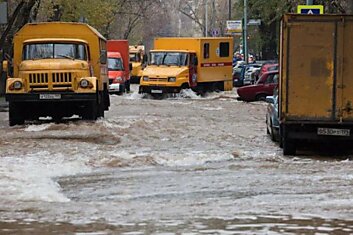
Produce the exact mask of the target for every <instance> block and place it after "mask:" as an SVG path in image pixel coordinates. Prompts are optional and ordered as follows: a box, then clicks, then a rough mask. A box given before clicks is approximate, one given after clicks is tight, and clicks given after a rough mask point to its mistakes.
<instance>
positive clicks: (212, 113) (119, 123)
mask: <svg viewBox="0 0 353 235" xmlns="http://www.w3.org/2000/svg"><path fill="white" fill-rule="evenodd" d="M133 89H134V90H135V91H136V89H137V86H134V87H133ZM265 112H266V104H265V103H262V102H254V103H244V102H241V101H237V100H236V92H235V91H233V92H224V93H210V94H207V95H206V96H204V97H199V96H197V95H196V94H194V93H193V92H192V91H185V92H183V93H182V94H181V95H178V96H176V97H169V98H166V99H162V100H156V99H150V98H149V97H143V96H141V95H139V94H137V93H136V92H134V93H131V94H125V95H123V96H116V95H113V96H111V109H110V111H109V112H106V117H105V118H104V119H100V120H97V121H96V122H85V121H81V120H77V119H75V118H73V119H72V120H68V121H65V122H63V123H51V122H49V121H48V120H42V121H41V122H36V123H26V125H24V126H15V127H9V126H8V116H7V115H8V114H7V113H6V112H1V113H0V126H1V130H0V234H129V235H131V234H353V157H352V156H353V154H350V153H346V154H345V153H343V154H339V155H332V154H325V152H324V151H321V152H320V151H319V152H318V151H302V152H301V153H299V155H298V156H288V157H284V156H283V154H282V149H280V148H279V146H278V145H277V144H275V143H273V142H271V140H270V138H269V137H268V136H266V126H265Z"/></svg>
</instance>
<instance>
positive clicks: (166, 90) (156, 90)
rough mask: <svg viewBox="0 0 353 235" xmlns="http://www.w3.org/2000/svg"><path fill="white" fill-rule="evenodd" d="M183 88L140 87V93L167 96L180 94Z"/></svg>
mask: <svg viewBox="0 0 353 235" xmlns="http://www.w3.org/2000/svg"><path fill="white" fill-rule="evenodd" d="M180 90H181V87H161V86H140V87H139V93H149V94H165V93H179V92H180Z"/></svg>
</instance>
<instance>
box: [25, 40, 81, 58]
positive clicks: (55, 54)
mask: <svg viewBox="0 0 353 235" xmlns="http://www.w3.org/2000/svg"><path fill="white" fill-rule="evenodd" d="M85 48H86V46H85V44H83V43H82V44H80V43H31V44H26V45H25V46H24V50H23V60H36V59H62V58H67V59H78V60H87V53H86V49H85Z"/></svg>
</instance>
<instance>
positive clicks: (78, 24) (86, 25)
mask: <svg viewBox="0 0 353 235" xmlns="http://www.w3.org/2000/svg"><path fill="white" fill-rule="evenodd" d="M36 25H62V26H65V25H67V26H70V25H71V26H84V27H87V28H89V29H90V30H91V31H92V32H93V33H94V34H95V35H96V36H98V37H99V38H101V39H103V40H106V38H105V37H104V36H103V35H102V34H100V33H99V32H98V30H96V29H95V28H93V27H92V26H90V25H88V24H85V23H79V22H36V23H27V24H25V25H24V26H23V27H22V28H21V29H20V30H19V31H18V33H19V32H21V31H23V30H24V29H25V28H27V27H33V26H36Z"/></svg>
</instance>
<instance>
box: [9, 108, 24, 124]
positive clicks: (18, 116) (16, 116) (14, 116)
mask: <svg viewBox="0 0 353 235" xmlns="http://www.w3.org/2000/svg"><path fill="white" fill-rule="evenodd" d="M24 123H25V118H24V116H23V112H22V109H21V105H20V104H17V103H13V102H10V103H9V125H10V126H14V125H23V124H24Z"/></svg>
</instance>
